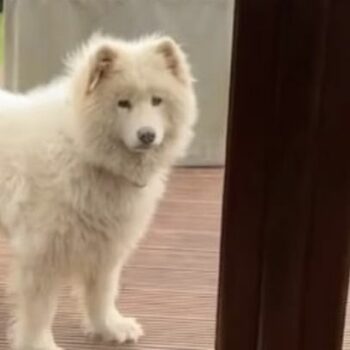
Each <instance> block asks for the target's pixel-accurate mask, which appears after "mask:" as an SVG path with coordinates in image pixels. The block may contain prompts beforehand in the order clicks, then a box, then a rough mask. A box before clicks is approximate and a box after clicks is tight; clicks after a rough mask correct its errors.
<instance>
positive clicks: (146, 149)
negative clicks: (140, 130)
mask: <svg viewBox="0 0 350 350" xmlns="http://www.w3.org/2000/svg"><path fill="white" fill-rule="evenodd" d="M158 147H159V145H156V144H151V145H144V144H139V145H137V146H135V147H133V148H132V149H131V150H132V151H134V152H137V153H145V152H149V151H152V150H155V149H157V148H158Z"/></svg>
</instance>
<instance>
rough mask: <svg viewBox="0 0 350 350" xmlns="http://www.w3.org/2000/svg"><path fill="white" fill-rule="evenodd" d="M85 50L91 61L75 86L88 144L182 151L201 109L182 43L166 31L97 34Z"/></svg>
mask: <svg viewBox="0 0 350 350" xmlns="http://www.w3.org/2000/svg"><path fill="white" fill-rule="evenodd" d="M85 51H86V52H85V53H84V55H85V56H86V57H87V63H86V65H85V66H84V65H82V66H81V68H80V69H77V72H76V75H77V78H76V81H75V86H74V90H75V96H76V98H75V101H76V104H77V107H78V114H79V115H80V124H81V125H80V127H81V128H82V130H83V131H82V132H83V135H82V137H83V138H84V141H85V145H86V146H87V147H91V148H94V149H95V150H96V149H98V151H99V152H98V153H99V154H101V152H102V151H104V152H105V153H109V154H111V153H112V150H113V149H117V148H118V149H119V150H120V146H122V147H124V148H125V149H126V150H127V151H128V152H131V153H134V154H141V155H142V154H148V153H152V152H153V153H155V152H157V154H158V155H159V154H161V152H166V150H169V149H171V151H172V152H173V153H174V152H175V153H179V155H180V153H181V152H182V150H183V149H185V148H186V146H187V144H188V143H189V140H190V139H191V134H192V127H193V124H194V122H195V120H196V116H197V110H196V100H195V96H194V91H193V84H192V81H193V79H192V76H191V73H190V68H189V65H188V63H187V60H186V57H185V55H184V53H183V52H182V50H181V49H180V48H179V46H178V45H177V44H176V43H175V42H174V41H173V40H172V39H170V38H168V37H150V38H147V39H144V40H140V41H137V42H124V41H119V40H115V39H111V38H95V39H93V40H92V42H91V43H90V44H89V45H88V46H87V47H86V48H85ZM77 60H78V58H77ZM75 65H76V66H77V67H79V63H78V62H76V63H75ZM176 156H178V155H177V154H176V155H175V157H176Z"/></svg>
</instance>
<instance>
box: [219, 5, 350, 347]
mask: <svg viewBox="0 0 350 350" xmlns="http://www.w3.org/2000/svg"><path fill="white" fill-rule="evenodd" d="M349 14H350V1H349V0H236V9H235V28H234V49H233V53H234V54H233V61H232V79H231V92H230V97H231V98H230V115H229V127H228V143H227V162H226V176H225V194H224V208H223V221H222V222H223V229H222V244H221V265H220V286H219V303H218V327H217V346H216V348H217V350H340V349H341V346H342V334H343V326H344V314H345V312H344V310H345V299H346V295H347V285H348V271H349V261H350V259H349V257H350V249H349V220H348V218H349V213H350V212H349V203H350V202H349V199H350V198H349V193H350V182H349V181H350V17H349Z"/></svg>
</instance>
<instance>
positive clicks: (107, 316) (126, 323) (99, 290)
mask: <svg viewBox="0 0 350 350" xmlns="http://www.w3.org/2000/svg"><path fill="white" fill-rule="evenodd" d="M121 268H122V264H119V265H117V266H115V267H114V268H113V269H104V267H103V266H100V267H99V268H98V270H97V271H96V273H95V274H94V276H90V277H89V279H88V280H86V283H85V286H84V290H85V293H84V297H85V298H84V301H85V308H86V316H87V328H88V332H89V333H90V334H91V335H93V336H95V337H97V338H102V340H105V341H116V342H118V343H124V342H129V341H132V342H136V341H137V340H138V339H139V337H140V336H142V335H143V331H142V327H141V326H140V325H139V324H138V323H137V321H136V320H135V319H133V318H128V317H124V316H122V315H121V313H120V312H119V311H118V309H117V308H116V306H115V300H116V297H117V294H118V287H119V278H120V272H121Z"/></svg>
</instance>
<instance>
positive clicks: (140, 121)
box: [0, 35, 197, 350]
mask: <svg viewBox="0 0 350 350" xmlns="http://www.w3.org/2000/svg"><path fill="white" fill-rule="evenodd" d="M28 69H30V67H28ZM155 95H156V96H158V97H161V99H162V103H161V104H160V105H159V106H155V105H152V102H151V101H153V100H152V97H153V96H155ZM125 99H128V100H129V101H130V102H131V103H132V108H130V109H128V108H127V109H126V108H123V107H120V106H119V101H120V100H125ZM196 115H197V110H196V99H195V95H194V91H193V86H192V77H191V73H190V69H189V65H188V63H187V60H186V57H185V55H184V54H183V52H182V51H181V49H180V48H179V46H178V45H177V44H176V43H175V42H174V41H173V40H172V39H170V38H166V37H165V38H164V37H157V36H153V37H149V38H144V39H141V40H139V41H135V42H125V41H121V40H116V39H114V38H111V37H105V36H101V35H97V36H94V37H93V38H92V39H91V40H90V41H89V42H88V43H87V44H86V45H84V46H83V47H82V48H81V49H80V50H78V52H77V53H75V54H74V55H73V56H72V58H71V59H70V60H69V63H68V72H67V73H66V74H64V75H63V76H62V77H61V78H59V79H58V80H56V81H54V82H53V83H51V84H49V85H47V86H43V87H40V88H38V89H35V90H33V91H30V92H29V93H27V94H23V95H19V94H11V93H8V92H4V91H3V92H1V93H0V229H1V231H2V232H3V233H4V234H5V235H6V236H7V237H8V239H9V242H10V245H11V247H12V248H13V251H14V255H15V259H14V263H15V264H14V265H15V266H14V273H13V279H12V288H13V291H14V292H15V296H16V299H15V300H16V313H15V317H16V319H15V324H14V327H13V347H14V348H15V349H16V350H44V349H45V350H57V349H58V348H57V346H56V344H55V342H54V340H53V335H52V332H51V323H52V320H53V317H54V313H55V307H56V297H57V293H58V289H59V287H60V286H61V285H62V283H63V282H64V281H65V280H67V279H69V280H70V281H74V283H78V284H79V285H80V287H81V289H82V292H83V296H82V297H83V305H84V308H85V314H86V324H87V326H88V330H89V331H90V332H91V333H93V334H95V335H98V336H101V337H102V338H104V339H105V340H114V341H117V342H121V343H122V342H125V341H136V340H137V339H138V338H139V337H140V336H141V335H142V328H141V326H140V325H139V324H138V323H137V322H136V321H135V320H134V319H130V318H125V317H123V316H122V315H121V314H120V313H119V312H118V310H117V309H116V307H115V305H114V303H115V298H116V296H117V290H118V284H119V275H120V272H121V269H122V266H123V264H124V262H125V260H126V259H127V257H128V256H129V254H130V252H131V251H132V250H133V248H134V247H135V245H136V244H137V243H138V241H139V239H140V238H141V236H142V235H143V233H144V232H145V230H146V229H147V226H148V224H149V223H150V220H151V218H152V215H153V213H154V211H155V208H156V204H157V201H158V200H159V198H160V197H161V196H162V194H163V191H164V185H165V181H166V177H167V174H168V171H169V169H170V167H171V165H172V164H173V163H174V162H175V161H176V159H177V158H178V157H180V156H182V155H183V154H184V151H185V150H186V148H187V146H188V144H189V142H190V139H191V137H192V127H193V125H194V123H195V120H196ZM141 127H150V128H152V130H154V131H155V133H156V138H155V141H154V143H153V144H152V146H151V147H149V148H147V149H139V147H138V146H139V140H138V139H137V136H136V135H137V131H138V130H139V129H140V128H141Z"/></svg>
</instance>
